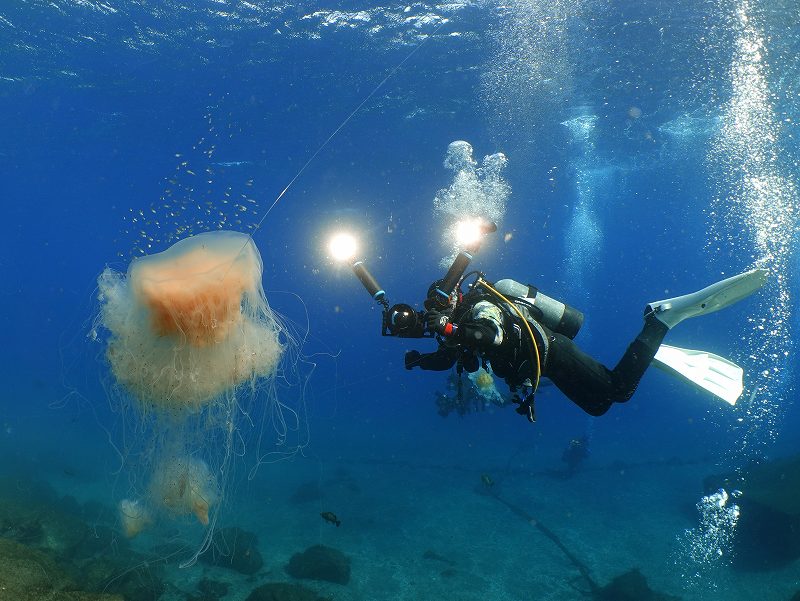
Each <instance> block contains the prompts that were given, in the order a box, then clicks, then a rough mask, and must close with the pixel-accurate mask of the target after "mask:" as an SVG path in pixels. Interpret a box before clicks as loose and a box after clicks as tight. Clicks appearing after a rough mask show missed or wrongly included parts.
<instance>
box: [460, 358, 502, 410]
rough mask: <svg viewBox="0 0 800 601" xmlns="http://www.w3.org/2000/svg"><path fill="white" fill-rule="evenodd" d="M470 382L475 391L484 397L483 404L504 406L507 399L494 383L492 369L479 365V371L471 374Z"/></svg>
mask: <svg viewBox="0 0 800 601" xmlns="http://www.w3.org/2000/svg"><path fill="white" fill-rule="evenodd" d="M469 379H470V382H471V383H472V387H473V388H474V390H475V393H476V394H477V395H478V396H479V397H480V398H481V399H482V401H483V403H482V404H483V406H489V405H498V406H500V407H502V406H503V405H505V404H506V400H505V398H504V397H503V395H502V394H500V391H499V390H497V387H496V386H495V384H494V377H493V376H492V373H491V371H490V369H489V368H488V366H487V368H486V369H484V368H483V367H479V368H478V369H477V371H475V372H474V373H471V374H469Z"/></svg>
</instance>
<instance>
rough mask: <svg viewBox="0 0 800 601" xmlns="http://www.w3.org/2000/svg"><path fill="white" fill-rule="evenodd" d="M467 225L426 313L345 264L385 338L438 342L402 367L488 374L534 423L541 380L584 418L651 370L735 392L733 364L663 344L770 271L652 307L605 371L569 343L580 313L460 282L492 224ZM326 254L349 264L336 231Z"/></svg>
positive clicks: (518, 292)
mask: <svg viewBox="0 0 800 601" xmlns="http://www.w3.org/2000/svg"><path fill="white" fill-rule="evenodd" d="M468 225H470V227H471V229H472V230H473V233H472V234H470V236H467V237H466V239H467V240H471V241H469V242H465V247H464V249H463V250H461V251H460V252H459V253H458V255H457V256H456V257H455V259H454V260H453V263H452V264H451V266H450V268H449V269H448V271H447V273H446V274H445V277H444V278H442V279H441V280H437V281H435V282H434V283H433V284H431V286H430V288H429V289H428V295H427V297H426V299H425V301H424V303H423V304H424V307H425V310H424V311H421V310H417V309H415V308H414V307H412V306H411V305H408V304H405V303H398V304H395V305H392V306H390V305H389V301H388V299H387V297H386V292H385V290H384V289H383V288H382V287H381V286H380V284H379V283H378V281H377V280H376V279H375V277H374V276H373V275H372V274H371V273H370V271H369V270H368V269H367V267H366V265H365V264H364V261H361V260H357V261H354V262H352V263H351V265H352V269H353V272H354V273H355V275H356V276H357V277H358V279H359V280H360V281H361V283H362V284H363V286H364V288H365V289H366V290H367V292H368V293H369V294H370V296H372V298H373V299H374V300H375V301H377V302H378V303H380V304H381V305H382V306H383V311H382V331H381V333H382V335H383V336H397V337H400V338H435V339H436V340H437V341H438V343H439V347H438V349H437V350H436V351H434V352H432V353H420V352H419V351H416V350H412V351H408V352H407V353H406V354H405V367H406V369H409V370H411V369H414V368H417V367H418V368H420V369H424V370H435V371H445V370H449V369H451V368H453V367H454V366H455V367H456V371H457V373H458V374H459V376H460V375H461V373H462V372H463V371H465V370H466V371H467V372H468V373H474V372H475V371H477V370H478V368H479V367H483V368H484V369H486V368H488V367H490V368H491V370H492V372H493V373H494V374H495V375H497V376H499V377H501V378H503V379H504V380H505V382H506V383H507V384H508V386H509V388H510V390H511V393H512V395H513V397H512V401H513V402H514V403H516V404H517V405H519V406H518V407H517V409H516V411H517V413H520V414H521V415H524V416H526V417H527V418H528V420H529V421H531V422H533V421H535V419H536V416H535V411H534V403H533V401H534V395H535V394H536V391H537V389H538V388H539V382H540V380H541V378H548V379H549V380H550V381H551V382H552V383H553V384H555V386H556V387H557V388H558V389H559V390H561V392H563V393H564V394H565V395H566V396H567V397H568V398H569V399H570V400H572V402H574V403H575V404H576V405H578V406H579V407H580V408H581V409H583V410H584V411H585V412H586V413H588V414H589V415H593V416H599V415H603V414H604V413H606V411H608V410H609V408H610V407H611V405H613V404H614V403H624V402H626V401H628V400H629V399H630V398H631V396H632V395H633V393H634V392H635V391H636V387H637V386H638V385H639V380H641V378H642V376H643V375H644V372H645V371H646V370H647V368H648V367H649V366H650V365H651V363H652V364H655V365H656V366H658V367H660V368H662V369H664V370H665V371H667V372H668V373H671V374H673V375H677V376H680V377H682V378H684V379H685V380H687V381H688V382H690V383H691V384H694V385H696V386H698V387H700V388H703V389H705V390H707V391H709V392H711V393H712V394H714V395H716V396H718V397H720V398H721V399H723V400H725V401H727V402H728V403H730V404H734V403H735V402H736V400H737V399H738V398H739V396H740V395H741V393H742V389H743V386H742V374H743V371H742V369H741V368H740V367H739V366H737V365H735V364H734V363H731V362H730V361H728V360H727V359H724V358H723V357H719V356H717V355H714V354H712V353H708V352H705V351H698V350H692V349H682V348H678V347H673V346H669V345H666V344H662V341H663V339H664V337H665V336H666V335H667V332H669V331H670V330H671V329H672V328H674V327H675V326H676V325H678V324H679V323H680V322H682V321H683V320H685V319H688V318H690V317H697V316H700V315H706V314H708V313H713V312H714V311H718V310H720V309H723V308H725V307H727V306H729V305H732V304H734V303H736V302H738V301H740V300H742V299H743V298H746V297H748V296H750V295H751V294H753V293H754V292H756V291H757V290H758V289H759V288H761V287H762V286H763V285H764V283H765V282H766V280H767V271H766V270H764V269H753V270H751V271H748V272H745V273H742V274H739V275H736V276H733V277H730V278H727V279H725V280H722V281H720V282H717V283H715V284H711V285H710V286H707V287H706V288H703V289H702V290H699V291H697V292H694V293H691V294H686V295H684V296H678V297H674V298H668V299H665V300H660V301H653V302H650V303H648V304H647V305H646V306H645V311H644V325H643V327H642V329H641V331H640V332H639V334H638V335H637V336H636V337H635V338H634V340H633V341H632V342H631V344H630V345H629V346H628V349H627V350H626V351H625V353H624V354H623V356H622V358H621V359H620V360H619V362H618V363H617V364H616V366H615V367H614V368H613V369H609V368H607V367H606V366H604V365H603V364H601V363H600V362H598V361H596V360H595V359H593V358H592V357H591V356H589V355H588V354H586V353H585V352H583V351H582V350H581V349H580V348H579V347H578V345H577V344H576V343H575V342H574V341H573V338H574V337H575V336H576V335H577V333H578V331H579V330H580V328H581V325H583V314H582V313H581V312H580V311H578V310H576V309H574V308H572V307H570V306H568V305H566V304H564V303H562V302H560V301H557V300H555V299H552V298H550V297H548V296H546V295H545V294H543V293H542V292H540V291H539V290H538V289H536V288H535V287H533V286H531V285H528V284H522V283H520V282H517V281H514V280H511V279H503V280H500V281H498V282H496V283H494V284H493V283H491V282H489V281H488V280H487V279H486V278H485V276H484V274H482V273H480V272H477V271H476V272H471V273H470V274H467V276H465V275H464V272H465V271H466V269H467V267H468V265H469V264H470V262H471V260H472V258H473V255H474V254H475V253H476V252H477V250H478V248H479V247H480V243H481V238H482V237H483V236H484V235H485V234H487V233H491V232H495V231H496V230H497V226H496V225H495V224H494V223H490V222H485V221H481V220H473V221H471V222H468ZM331 248H332V249H333V250H332V254H333V255H334V256H335V257H337V258H338V259H339V260H347V261H352V259H353V255H354V254H355V248H356V245H355V242H354V240H353V239H352V237H350V236H349V235H345V234H342V235H339V236H337V237H335V238H334V239H333V240H332V241H331ZM337 249H339V250H337ZM472 274H477V277H476V279H475V281H474V282H473V283H472V284H471V285H470V287H469V289H468V290H467V292H466V293H463V294H462V292H461V286H462V284H463V282H464V281H465V280H466V279H467V277H469V276H470V275H472Z"/></svg>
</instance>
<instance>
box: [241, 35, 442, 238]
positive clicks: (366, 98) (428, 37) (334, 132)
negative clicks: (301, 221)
mask: <svg viewBox="0 0 800 601" xmlns="http://www.w3.org/2000/svg"><path fill="white" fill-rule="evenodd" d="M448 22H449V20H448V19H443V20H442V22H441V23H439V25H437V26H436V28H435V29H434V30H433V33H431V34H430V35H429V36H427V37H425V39H423V40H422V41H421V42H420V43H419V44H417V45H416V46H415V47H414V48H413V49H412V50H411V52H409V53H408V54H407V55H406V57H405V58H404V59H403V60H401V61H400V62H399V63H397V64H396V65H395V66H394V68H393V69H392V70H391V71H389V74H388V75H387V76H386V77H384V78H383V79H382V80H381V81H380V83H379V84H378V85H377V86H375V87H374V88H373V89H372V91H371V92H370V93H369V94H367V96H366V97H365V98H364V100H362V101H361V103H359V105H358V106H357V107H356V108H355V109H354V110H353V111H352V112H351V113H350V114H349V115H347V117H345V119H344V121H342V122H341V123H340V124H339V126H338V127H337V128H336V129H334V130H333V132H332V133H331V135H329V136H328V137H327V139H326V140H325V141H324V142H323V143H322V144H321V145H320V147H319V148H317V150H316V151H315V152H314V154H312V155H311V157H310V158H309V159H308V160H307V161H306V162H305V164H304V165H303V166H302V167H300V170H299V171H298V172H297V173H296V174H295V176H294V177H293V178H292V179H291V180H289V183H288V184H286V187H285V188H284V189H283V190H281V192H280V194H278V196H276V197H275V200H273V201H272V204H271V205H270V206H269V208H268V209H267V211H266V212H265V213H264V215H262V217H261V219H259V221H258V223H257V224H256V226H255V228H253V232H252V233H251V234H250V235H251V236H253V235H254V234H255V233H256V232H257V231H258V230H259V229H260V228H261V225H262V224H263V223H264V220H265V219H266V218H267V215H269V214H270V211H272V209H274V208H275V205H277V204H278V202H280V200H281V199H282V198H283V196H284V195H285V194H286V192H287V191H288V190H289V188H291V187H292V185H293V184H294V183H295V181H297V179H298V178H299V177H300V176H301V175H302V174H303V172H304V171H305V170H306V169H307V168H308V166H309V165H311V163H313V162H314V159H316V158H317V156H318V155H319V153H320V152H322V151H323V150H324V149H325V147H326V146H327V145H328V144H329V143H330V142H331V140H333V139H334V138H335V137H336V136H337V135H338V134H339V132H340V131H342V129H344V127H345V126H346V125H347V124H348V123H349V122H350V120H351V119H352V118H353V117H355V116H356V114H357V113H358V112H359V111H360V110H361V109H362V108H363V107H364V105H365V104H367V102H369V101H370V99H371V98H372V97H373V96H374V95H375V94H376V93H377V92H378V90H380V89H381V88H382V87H383V86H384V85H385V84H386V82H387V81H389V80H390V79H391V78H392V77H394V75H395V74H396V73H397V72H398V71H399V70H400V69H401V68H402V67H403V65H404V64H406V63H407V62H408V61H409V59H411V57H412V56H414V55H415V54H416V53H417V51H418V50H419V49H420V48H422V47H423V46H424V45H425V42H427V41H428V40H429V39H431V38H432V37H433V36H434V35H436V34H437V33H438V31H439V30H440V29H441V28H442V27H444V25H445V24H446V23H448Z"/></svg>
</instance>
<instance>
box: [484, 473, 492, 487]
mask: <svg viewBox="0 0 800 601" xmlns="http://www.w3.org/2000/svg"><path fill="white" fill-rule="evenodd" d="M481 482H483V485H484V486H485V487H486V488H491V487H492V486H494V480H492V477H491V476H490V475H489V474H481Z"/></svg>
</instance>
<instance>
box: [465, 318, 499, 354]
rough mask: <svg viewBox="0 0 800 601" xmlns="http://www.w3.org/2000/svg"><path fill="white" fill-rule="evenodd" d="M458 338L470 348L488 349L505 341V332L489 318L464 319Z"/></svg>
mask: <svg viewBox="0 0 800 601" xmlns="http://www.w3.org/2000/svg"><path fill="white" fill-rule="evenodd" d="M456 340H457V341H458V342H459V343H461V344H464V345H465V346H468V347H470V348H474V349H478V350H481V351H486V350H489V349H491V348H493V347H496V346H498V345H499V344H500V343H501V342H502V341H503V332H502V330H501V329H500V328H499V326H498V325H497V324H496V323H494V321H492V320H489V319H477V320H475V321H464V322H462V323H461V324H460V325H459V326H458V330H457V334H456ZM498 340H499V342H498Z"/></svg>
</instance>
